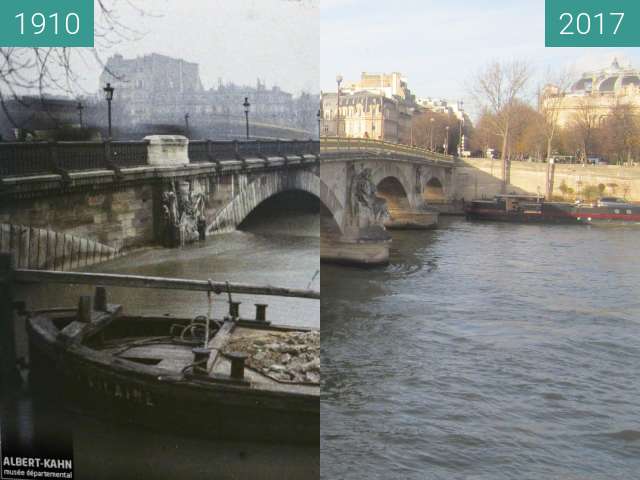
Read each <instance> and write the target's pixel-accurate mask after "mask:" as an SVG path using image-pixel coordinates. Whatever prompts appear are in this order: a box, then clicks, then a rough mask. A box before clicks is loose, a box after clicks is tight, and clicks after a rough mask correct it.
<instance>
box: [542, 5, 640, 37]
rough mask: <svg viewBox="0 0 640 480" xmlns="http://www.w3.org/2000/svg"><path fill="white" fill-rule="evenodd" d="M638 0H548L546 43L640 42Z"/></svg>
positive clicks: (639, 8) (639, 7) (546, 7)
mask: <svg viewBox="0 0 640 480" xmlns="http://www.w3.org/2000/svg"><path fill="white" fill-rule="evenodd" d="M639 21H640V2H638V1H637V0H545V45H546V46H547V47H637V46H640V30H638V28H636V26H637V25H638V22H639Z"/></svg>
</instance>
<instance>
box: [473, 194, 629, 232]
mask: <svg viewBox="0 0 640 480" xmlns="http://www.w3.org/2000/svg"><path fill="white" fill-rule="evenodd" d="M465 215H466V217H467V219H469V220H489V221H496V222H513V223H545V224H565V225H605V226H606V225H611V226H614V225H635V224H637V225H640V206H639V205H635V204H631V203H628V202H626V201H625V200H622V199H618V198H602V199H600V200H598V201H597V202H595V203H583V202H576V203H568V202H547V201H545V199H544V197H541V196H535V195H496V196H495V197H494V198H493V199H491V200H473V201H472V202H470V203H469V204H467V205H465Z"/></svg>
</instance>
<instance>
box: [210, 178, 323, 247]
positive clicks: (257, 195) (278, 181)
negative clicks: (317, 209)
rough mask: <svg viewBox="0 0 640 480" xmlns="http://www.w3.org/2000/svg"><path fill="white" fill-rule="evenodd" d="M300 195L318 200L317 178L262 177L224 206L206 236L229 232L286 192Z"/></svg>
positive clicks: (318, 183)
mask: <svg viewBox="0 0 640 480" xmlns="http://www.w3.org/2000/svg"><path fill="white" fill-rule="evenodd" d="M296 190H299V191H303V192H306V193H309V194H311V195H313V196H314V197H316V198H318V199H321V194H320V190H321V189H320V177H318V175H316V174H314V173H312V172H309V171H306V170H298V171H297V172H296V173H289V174H281V173H267V174H264V175H262V176H260V177H258V178H256V179H255V180H253V181H252V182H251V183H249V184H248V185H247V186H246V187H245V188H244V189H242V190H241V191H240V193H238V194H237V195H236V196H235V197H234V198H233V199H232V200H231V201H230V202H229V203H228V204H227V205H225V206H224V207H223V208H222V209H220V210H218V211H217V212H216V214H215V216H214V218H213V219H212V220H211V222H210V223H209V224H208V226H207V234H212V233H223V232H231V231H233V230H235V229H236V227H238V226H239V225H240V224H241V223H242V222H243V221H244V220H245V219H246V218H247V216H249V214H250V213H251V212H252V211H253V210H255V209H256V208H257V207H258V206H259V205H260V204H262V203H263V202H264V201H265V200H267V199H269V198H271V197H273V196H275V195H278V194H279V193H283V192H287V191H296Z"/></svg>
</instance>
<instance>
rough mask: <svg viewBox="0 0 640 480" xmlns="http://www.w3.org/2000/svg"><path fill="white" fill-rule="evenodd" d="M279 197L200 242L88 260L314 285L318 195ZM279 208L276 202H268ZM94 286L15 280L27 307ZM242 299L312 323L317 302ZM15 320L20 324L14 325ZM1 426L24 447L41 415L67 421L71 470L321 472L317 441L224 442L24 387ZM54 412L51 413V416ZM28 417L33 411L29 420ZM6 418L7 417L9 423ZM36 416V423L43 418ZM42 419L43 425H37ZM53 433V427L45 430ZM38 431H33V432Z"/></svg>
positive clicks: (267, 475)
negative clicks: (113, 418)
mask: <svg viewBox="0 0 640 480" xmlns="http://www.w3.org/2000/svg"><path fill="white" fill-rule="evenodd" d="M283 200H284V203H285V204H291V203H292V202H291V199H289V198H288V197H286V196H285V198H281V199H279V200H278V201H276V202H275V204H272V205H264V208H262V207H259V210H258V211H256V213H255V215H252V216H251V217H250V218H249V219H248V220H247V221H246V222H245V223H244V224H243V225H242V228H243V231H237V232H234V233H230V234H223V235H217V236H213V237H210V238H208V239H207V241H206V242H204V243H202V244H200V243H199V244H195V245H192V246H188V247H186V248H183V249H162V248H148V249H143V250H140V251H138V252H135V253H132V254H130V255H128V256H126V257H121V258H119V259H116V260H115V261H112V262H109V263H106V264H102V265H97V266H94V267H91V270H93V271H101V272H115V273H129V274H140V275H154V276H167V277H178V278H195V279H202V280H206V279H208V278H211V279H213V280H216V281H225V280H228V281H230V282H242V283H252V284H258V285H262V284H271V285H277V286H287V287H295V288H311V289H314V290H318V289H319V287H320V285H319V282H320V279H319V268H320V266H319V244H320V239H319V215H318V206H317V200H316V201H315V205H314V202H309V199H305V198H303V199H299V198H298V199H297V201H296V202H295V203H294V205H295V208H294V209H288V210H289V211H286V210H287V208H286V205H282V203H283ZM274 207H275V208H274ZM81 294H91V288H90V287H84V286H74V287H71V286H61V285H49V286H46V287H36V288H34V287H29V288H21V290H20V291H19V295H18V296H19V298H21V299H25V300H27V303H28V306H29V308H30V309H38V308H45V307H51V306H73V305H76V304H77V301H78V296H79V295H81ZM109 297H110V298H109V300H110V302H112V303H121V304H123V305H124V306H125V311H126V312H129V313H146V314H160V315H163V314H173V315H179V316H184V317H194V316H196V315H202V314H206V313H207V311H208V309H209V304H208V301H207V296H206V295H205V294H204V293H190V292H172V291H167V290H135V289H120V288H110V289H109ZM234 299H238V300H242V301H243V302H244V303H243V305H242V306H241V314H242V315H243V316H245V317H248V318H252V316H253V315H254V306H253V304H254V303H268V304H269V308H268V310H267V317H268V319H269V320H271V321H272V322H274V323H281V324H282V323H284V324H288V325H300V326H308V327H315V328H318V327H319V324H320V302H318V301H317V300H305V299H289V298H281V299H279V298H276V297H246V296H235V295H234ZM212 308H213V312H214V315H215V316H216V317H217V318H221V317H222V316H223V315H225V314H226V312H227V303H226V295H225V296H220V297H217V298H216V299H215V300H214V303H213V307H212ZM19 326H20V325H19ZM18 333H19V336H20V338H21V341H20V342H19V345H18V347H19V350H20V353H22V354H25V353H26V350H25V348H26V347H25V344H26V341H25V333H24V331H23V330H22V329H21V328H19V332H18ZM0 411H4V415H0V416H2V420H3V421H4V422H5V425H4V427H5V428H6V429H12V430H14V431H17V432H18V433H17V435H16V437H17V439H15V441H16V442H18V443H20V444H22V445H24V448H25V449H27V450H28V449H29V448H30V446H33V444H38V443H42V441H40V442H39V441H38V440H39V439H38V438H37V437H38V433H37V432H38V431H40V432H44V430H45V429H43V428H41V426H42V423H44V424H49V425H51V424H53V425H57V426H60V425H62V426H63V427H62V430H64V426H70V431H69V432H68V435H66V437H65V434H64V433H62V434H60V435H59V436H60V437H61V438H62V442H63V443H64V438H69V437H70V438H71V439H72V443H73V450H74V467H75V474H76V477H75V478H79V479H81V480H84V479H90V480H98V479H113V478H139V479H143V478H149V479H172V480H173V479H192V478H193V479H202V478H215V479H245V478H264V479H272V478H273V479H278V480H281V479H298V478H318V476H319V470H320V459H319V451H318V446H317V445H310V446H301V447H298V446H291V445H288V446H285V445H267V444H252V443H224V442H213V441H204V440H201V439H194V438H189V437H179V436H175V435H170V434H162V433H158V432H155V431H148V430H143V429H139V428H135V427H129V426H125V425H120V424H113V423H108V422H103V421H101V420H100V419H96V418H91V417H87V416H82V415H77V414H69V413H68V412H66V411H60V410H57V409H55V408H54V409H53V411H48V410H47V411H44V412H43V411H41V408H40V407H39V406H37V405H36V404H34V402H33V401H32V398H31V396H30V393H29V391H28V390H27V389H25V390H23V391H21V392H16V394H15V395H13V396H12V398H10V399H9V400H7V401H5V402H4V404H3V402H0ZM52 417H53V419H54V420H52ZM34 419H38V420H37V421H34ZM8 423H10V424H11V425H8ZM39 424H40V425H39ZM39 426H40V428H39ZM49 434H51V433H49ZM34 436H35V437H36V438H34ZM54 437H55V435H54Z"/></svg>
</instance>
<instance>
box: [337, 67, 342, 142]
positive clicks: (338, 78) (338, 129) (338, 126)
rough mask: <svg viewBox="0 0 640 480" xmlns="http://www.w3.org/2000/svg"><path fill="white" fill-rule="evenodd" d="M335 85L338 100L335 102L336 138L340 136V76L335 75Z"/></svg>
mask: <svg viewBox="0 0 640 480" xmlns="http://www.w3.org/2000/svg"><path fill="white" fill-rule="evenodd" d="M336 83H337V84H338V98H337V100H336V137H339V136H340V84H341V83H342V75H336Z"/></svg>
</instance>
